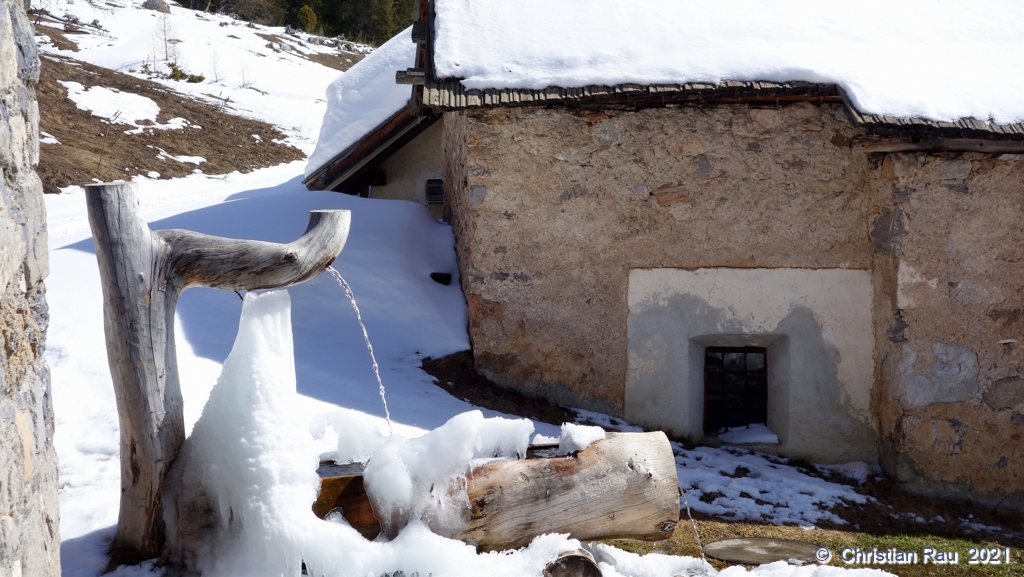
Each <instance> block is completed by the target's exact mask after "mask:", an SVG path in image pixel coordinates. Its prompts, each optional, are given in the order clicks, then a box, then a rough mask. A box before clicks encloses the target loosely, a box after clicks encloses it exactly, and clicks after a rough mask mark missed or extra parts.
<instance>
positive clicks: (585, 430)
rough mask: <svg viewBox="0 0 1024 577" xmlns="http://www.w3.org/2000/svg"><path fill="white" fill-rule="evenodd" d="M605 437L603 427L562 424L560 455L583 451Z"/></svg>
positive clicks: (559, 442) (559, 443) (559, 441)
mask: <svg viewBox="0 0 1024 577" xmlns="http://www.w3.org/2000/svg"><path fill="white" fill-rule="evenodd" d="M604 437H605V432H604V429H602V428H601V427H594V426H591V425H574V424H572V423H562V434H561V435H560V436H559V438H558V454H559V455H568V454H569V453H575V452H576V451H582V450H583V449H586V448H587V447H589V446H590V445H591V444H593V443H595V442H597V441H600V440H601V439H604Z"/></svg>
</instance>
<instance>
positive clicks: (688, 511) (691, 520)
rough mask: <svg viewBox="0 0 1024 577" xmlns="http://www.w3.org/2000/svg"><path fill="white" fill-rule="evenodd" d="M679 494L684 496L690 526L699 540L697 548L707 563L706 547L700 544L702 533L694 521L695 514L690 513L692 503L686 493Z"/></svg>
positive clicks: (682, 491)
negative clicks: (687, 498) (698, 530)
mask: <svg viewBox="0 0 1024 577" xmlns="http://www.w3.org/2000/svg"><path fill="white" fill-rule="evenodd" d="M679 493H680V494H681V495H682V496H683V505H686V515H687V516H688V517H689V518H690V525H692V526H693V536H694V537H696V538H697V548H698V549H700V558H701V560H702V561H704V562H705V563H707V558H706V557H704V545H703V544H701V542H700V533H698V532H697V522H696V521H694V520H693V513H692V512H690V502H689V501H687V500H686V491H684V490H683V489H679Z"/></svg>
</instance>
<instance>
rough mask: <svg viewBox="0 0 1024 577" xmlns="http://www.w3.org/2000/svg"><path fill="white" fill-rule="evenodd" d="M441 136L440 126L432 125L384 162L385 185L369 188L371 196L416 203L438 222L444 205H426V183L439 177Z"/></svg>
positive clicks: (437, 123)
mask: <svg viewBox="0 0 1024 577" xmlns="http://www.w3.org/2000/svg"><path fill="white" fill-rule="evenodd" d="M442 132H443V129H442V125H441V123H440V122H435V123H434V124H432V125H431V126H430V127H429V128H427V129H426V130H424V131H423V132H421V133H420V134H418V135H417V136H416V138H413V139H412V140H411V141H409V143H408V144H406V145H405V146H403V147H402V148H401V149H400V150H398V152H396V153H394V154H393V155H391V157H390V158H388V159H387V160H386V161H384V163H383V164H382V165H381V168H383V169H384V173H385V174H386V175H387V185H385V186H374V187H372V189H371V190H370V196H371V197H373V198H388V199H395V200H411V201H413V202H418V203H420V204H423V205H426V206H427V208H429V209H430V211H431V212H432V213H433V214H434V216H435V217H437V218H441V216H442V210H443V205H440V204H434V205H427V179H431V178H441V175H442V169H441V164H442V163H441V134H442Z"/></svg>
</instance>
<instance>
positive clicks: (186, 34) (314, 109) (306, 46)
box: [39, 0, 371, 153]
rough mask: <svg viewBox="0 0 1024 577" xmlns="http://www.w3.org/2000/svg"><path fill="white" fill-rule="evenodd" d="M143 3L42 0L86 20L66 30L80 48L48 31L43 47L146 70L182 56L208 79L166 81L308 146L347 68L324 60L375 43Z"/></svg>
mask: <svg viewBox="0 0 1024 577" xmlns="http://www.w3.org/2000/svg"><path fill="white" fill-rule="evenodd" d="M141 5H142V2H133V1H130V0H104V1H102V2H101V1H98V0H92V1H88V0H51V1H50V2H47V3H45V6H42V5H41V6H40V7H41V8H46V9H47V10H48V11H49V13H50V14H51V15H53V16H55V17H57V18H59V19H64V18H65V17H66V16H72V17H74V18H77V21H78V22H79V23H80V24H79V25H78V26H75V27H74V28H75V29H76V30H77V32H76V33H74V34H67V35H66V36H67V38H68V39H69V40H71V41H72V42H74V43H75V44H77V46H78V51H77V52H72V51H70V50H60V49H58V48H57V47H56V46H54V45H53V44H52V43H51V42H47V41H46V40H45V37H39V38H40V39H42V40H43V42H42V43H41V46H40V48H41V49H42V50H43V51H50V52H57V53H60V54H62V55H63V56H68V57H71V58H75V59H78V60H84V61H85V62H88V63H90V64H95V65H97V66H102V67H104V68H110V69H112V70H117V71H119V72H127V73H135V74H139V75H140V76H145V77H149V75H147V74H145V70H147V69H148V70H161V71H164V72H166V71H167V67H166V64H167V62H168V61H175V62H177V64H178V66H179V67H180V68H181V69H183V70H185V71H187V72H189V73H191V74H196V75H202V76H203V77H204V80H203V81H202V82H199V83H189V82H185V81H175V80H166V79H165V80H163V81H162V82H163V83H165V84H168V85H171V86H173V87H174V89H175V90H178V91H179V92H182V93H185V94H190V95H195V96H199V97H203V98H207V99H208V100H210V101H211V102H214V103H217V104H218V105H223V106H225V107H226V108H227V109H228V110H229V111H233V112H235V113H237V114H240V115H243V116H248V117H251V118H256V119H259V120H263V121H266V122H270V123H271V124H275V125H277V126H279V127H280V128H281V129H282V131H283V132H285V134H288V135H289V140H288V143H289V144H292V145H293V146H295V147H297V148H299V149H300V150H303V151H304V152H306V153H309V152H311V151H312V150H313V145H314V143H315V139H316V137H317V134H318V133H319V131H320V122H321V120H322V119H323V116H324V111H325V110H326V100H325V98H324V96H325V94H326V90H327V86H328V85H329V84H330V83H331V82H333V81H334V80H335V79H336V78H337V77H338V76H339V74H340V72H339V71H338V70H336V69H334V68H330V67H328V66H325V65H323V64H320V63H318V62H317V60H322V59H325V58H334V59H335V60H337V62H338V63H345V61H346V60H348V61H351V62H355V61H358V60H359V59H360V58H361V57H362V55H363V54H365V53H368V52H370V50H371V48H370V47H368V46H364V45H359V44H353V43H349V42H343V43H340V45H339V46H329V45H328V46H325V45H321V44H318V43H317V42H318V41H319V40H320V39H318V38H317V37H313V36H310V35H308V34H305V33H301V32H295V31H290V32H288V33H286V31H285V29H284V28H281V27H269V26H259V25H250V24H248V23H246V22H244V21H239V20H234V19H232V18H230V17H228V16H225V15H219V14H210V13H204V12H197V11H193V10H188V9H186V8H182V7H180V6H178V5H177V4H175V3H174V2H169V5H170V13H169V14H166V15H165V14H162V13H160V12H157V11H154V10H146V9H143V8H141ZM93 22H95V23H96V24H98V25H99V26H100V27H101V28H96V27H94V26H92V25H91V24H92V23H93ZM50 25H51V26H55V24H53V23H51V24H50Z"/></svg>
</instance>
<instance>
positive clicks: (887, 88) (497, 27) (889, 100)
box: [434, 0, 1024, 123]
mask: <svg viewBox="0 0 1024 577" xmlns="http://www.w3.org/2000/svg"><path fill="white" fill-rule="evenodd" d="M435 10H436V14H437V16H436V20H435V43H434V67H435V71H436V74H437V76H438V77H440V78H446V77H450V78H462V79H463V84H465V85H466V86H467V87H469V88H506V87H509V88H513V87H514V88H532V89H541V88H545V87H547V86H562V87H575V86H585V85H588V84H598V85H617V84H623V83H637V84H659V83H667V84H674V83H681V82H712V83H717V82H721V81H723V80H769V81H797V80H801V81H807V82H828V83H837V84H839V85H840V86H842V87H843V89H844V90H845V91H846V92H847V94H848V95H849V96H850V98H851V99H852V100H853V103H854V105H855V106H856V107H857V109H858V110H860V111H862V112H868V113H885V114H891V115H894V116H900V117H923V118H929V119H932V120H955V119H957V118H963V117H973V118H978V119H981V120H987V119H992V120H994V121H995V122H998V123H1011V122H1022V121H1024V99H1021V98H1020V94H1021V93H1024V43H1021V42H1020V30H1021V29H1022V28H1024V5H1022V4H1021V3H1020V2H1015V1H1013V0H979V1H977V2H948V1H943V0H904V1H902V2H891V1H887V0H866V1H864V2H860V3H858V4H857V9H856V10H850V9H849V6H848V5H846V4H845V3H842V2H816V3H808V2H804V1H801V0H784V1H779V2H759V1H758V0H734V1H731V2H658V3H654V4H650V5H645V6H644V7H643V8H642V9H638V8H637V6H636V5H635V4H633V3H629V2H621V1H619V0H560V1H558V2H551V1H550V0H524V1H523V2H474V1H473V0H437V2H436V3H435Z"/></svg>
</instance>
